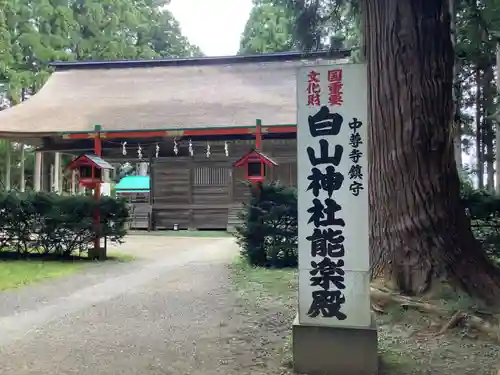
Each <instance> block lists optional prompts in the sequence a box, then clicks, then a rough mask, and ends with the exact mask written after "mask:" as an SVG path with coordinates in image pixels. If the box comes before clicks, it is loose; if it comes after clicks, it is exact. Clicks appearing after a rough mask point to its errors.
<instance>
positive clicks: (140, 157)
mask: <svg viewBox="0 0 500 375" xmlns="http://www.w3.org/2000/svg"><path fill="white" fill-rule="evenodd" d="M137 157H138V158H139V159H142V147H141V145H139V146H138V147H137Z"/></svg>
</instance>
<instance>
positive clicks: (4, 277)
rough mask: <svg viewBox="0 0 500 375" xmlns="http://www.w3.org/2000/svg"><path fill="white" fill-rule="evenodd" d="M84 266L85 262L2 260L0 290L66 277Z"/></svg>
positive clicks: (0, 264) (0, 263)
mask: <svg viewBox="0 0 500 375" xmlns="http://www.w3.org/2000/svg"><path fill="white" fill-rule="evenodd" d="M84 266H85V262H80V261H75V262H57V261H43V260H22V261H21V260H15V261H11V260H3V261H0V290H6V289H13V288H18V287H21V286H24V285H28V284H32V283H35V282H37V281H42V280H47V279H55V278H59V277H63V276H68V275H71V274H73V273H75V272H78V271H79V270H81V269H82V268H83V267H84Z"/></svg>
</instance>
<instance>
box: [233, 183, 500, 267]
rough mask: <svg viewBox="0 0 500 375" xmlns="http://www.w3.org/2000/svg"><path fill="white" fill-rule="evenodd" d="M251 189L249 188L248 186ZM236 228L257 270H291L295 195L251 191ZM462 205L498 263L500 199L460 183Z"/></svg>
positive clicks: (274, 188)
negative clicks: (258, 268)
mask: <svg viewBox="0 0 500 375" xmlns="http://www.w3.org/2000/svg"><path fill="white" fill-rule="evenodd" d="M249 186H251V185H249ZM251 191H252V195H251V199H250V202H249V203H248V204H245V206H244V209H243V210H242V211H241V212H240V214H239V217H240V220H241V224H240V225H239V226H238V227H237V228H236V238H237V239H238V244H239V245H240V248H241V254H242V255H243V257H244V258H246V260H247V261H248V262H249V263H250V264H252V265H254V266H260V267H277V268H282V267H295V266H297V263H298V252H297V247H298V246H297V239H298V233H297V231H298V227H297V193H296V190H295V189H293V188H288V187H285V186H282V185H280V184H279V183H265V184H262V185H261V187H260V189H259V190H257V189H255V188H253V187H251ZM462 203H463V205H464V207H465V209H466V212H467V214H468V215H469V217H470V219H471V225H472V230H473V232H474V236H475V237H476V239H477V240H478V241H479V242H481V244H482V246H483V249H484V251H485V252H486V253H487V254H488V255H489V256H490V257H491V258H493V259H494V260H496V261H500V198H499V197H497V196H495V195H492V194H490V193H488V192H485V191H479V190H475V189H474V188H473V187H472V184H471V183H467V181H465V182H463V183H462Z"/></svg>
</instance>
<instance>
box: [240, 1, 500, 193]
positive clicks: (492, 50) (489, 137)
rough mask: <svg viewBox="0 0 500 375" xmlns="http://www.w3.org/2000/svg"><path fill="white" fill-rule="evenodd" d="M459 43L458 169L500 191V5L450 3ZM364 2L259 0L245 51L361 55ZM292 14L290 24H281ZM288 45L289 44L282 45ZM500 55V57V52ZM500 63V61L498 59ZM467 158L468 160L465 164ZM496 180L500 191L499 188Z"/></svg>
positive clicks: (483, 185) (244, 40)
mask: <svg viewBox="0 0 500 375" xmlns="http://www.w3.org/2000/svg"><path fill="white" fill-rule="evenodd" d="M450 2H451V4H452V5H453V6H452V7H450V10H452V11H453V13H454V17H452V22H453V25H452V30H455V32H454V34H453V35H451V37H452V38H453V40H454V42H455V102H456V108H457V110H456V113H455V126H456V128H457V129H456V131H457V135H456V138H457V141H458V139H459V140H460V141H459V142H460V148H461V151H462V152H461V153H457V154H456V157H457V159H460V160H458V165H459V167H462V168H465V169H466V170H468V171H470V172H472V173H473V174H474V175H475V180H477V182H476V187H478V188H479V189H483V188H485V189H487V190H488V191H490V192H494V191H496V192H497V193H500V191H497V190H499V189H500V178H496V175H500V163H498V164H497V165H495V162H496V160H497V157H496V155H497V143H500V140H499V139H500V135H498V137H497V128H498V123H499V121H500V100H499V94H498V90H499V87H498V82H497V79H500V78H499V77H500V75H499V74H498V73H496V72H497V69H498V68H497V65H498V64H499V61H497V51H500V0H450ZM360 6H361V1H360V0H317V1H299V0H254V8H253V11H252V14H251V16H250V18H249V20H248V23H247V25H246V28H245V31H244V33H243V35H242V38H241V47H240V52H241V53H245V52H252V53H260V52H272V50H270V46H276V47H277V48H276V51H281V50H284V49H285V47H291V48H292V49H294V50H298V51H304V50H324V49H329V48H353V54H354V56H355V57H358V56H359V55H360V54H361V52H362V51H361V45H362V35H361V16H360ZM280 14H287V15H289V18H288V22H286V23H285V22H281V21H279V20H280V18H279V15H280ZM283 41H286V43H283ZM498 54H499V56H500V52H498ZM498 59H500V57H498ZM462 158H463V160H462ZM495 181H498V182H497V186H495Z"/></svg>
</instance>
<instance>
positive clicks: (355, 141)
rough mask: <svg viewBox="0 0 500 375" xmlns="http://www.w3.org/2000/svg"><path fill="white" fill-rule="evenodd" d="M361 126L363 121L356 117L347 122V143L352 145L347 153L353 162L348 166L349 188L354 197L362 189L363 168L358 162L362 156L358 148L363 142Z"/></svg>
mask: <svg viewBox="0 0 500 375" xmlns="http://www.w3.org/2000/svg"><path fill="white" fill-rule="evenodd" d="M362 126H363V123H362V122H361V121H359V120H358V119H357V118H356V117H354V118H353V119H352V121H351V122H350V123H349V128H350V129H351V130H352V132H351V135H350V137H349V145H350V146H351V147H352V149H351V152H350V153H349V159H351V161H352V163H353V164H352V165H351V167H350V168H349V179H350V180H351V184H350V185H349V190H350V191H351V193H352V195H354V196H355V197H357V196H358V195H359V192H360V190H363V189H364V187H363V169H362V167H361V165H360V164H359V161H360V159H361V158H362V157H363V153H362V152H361V151H360V150H359V146H360V145H361V144H362V143H363V139H361V135H360V134H359V132H358V129H359V128H361V127H362Z"/></svg>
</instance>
